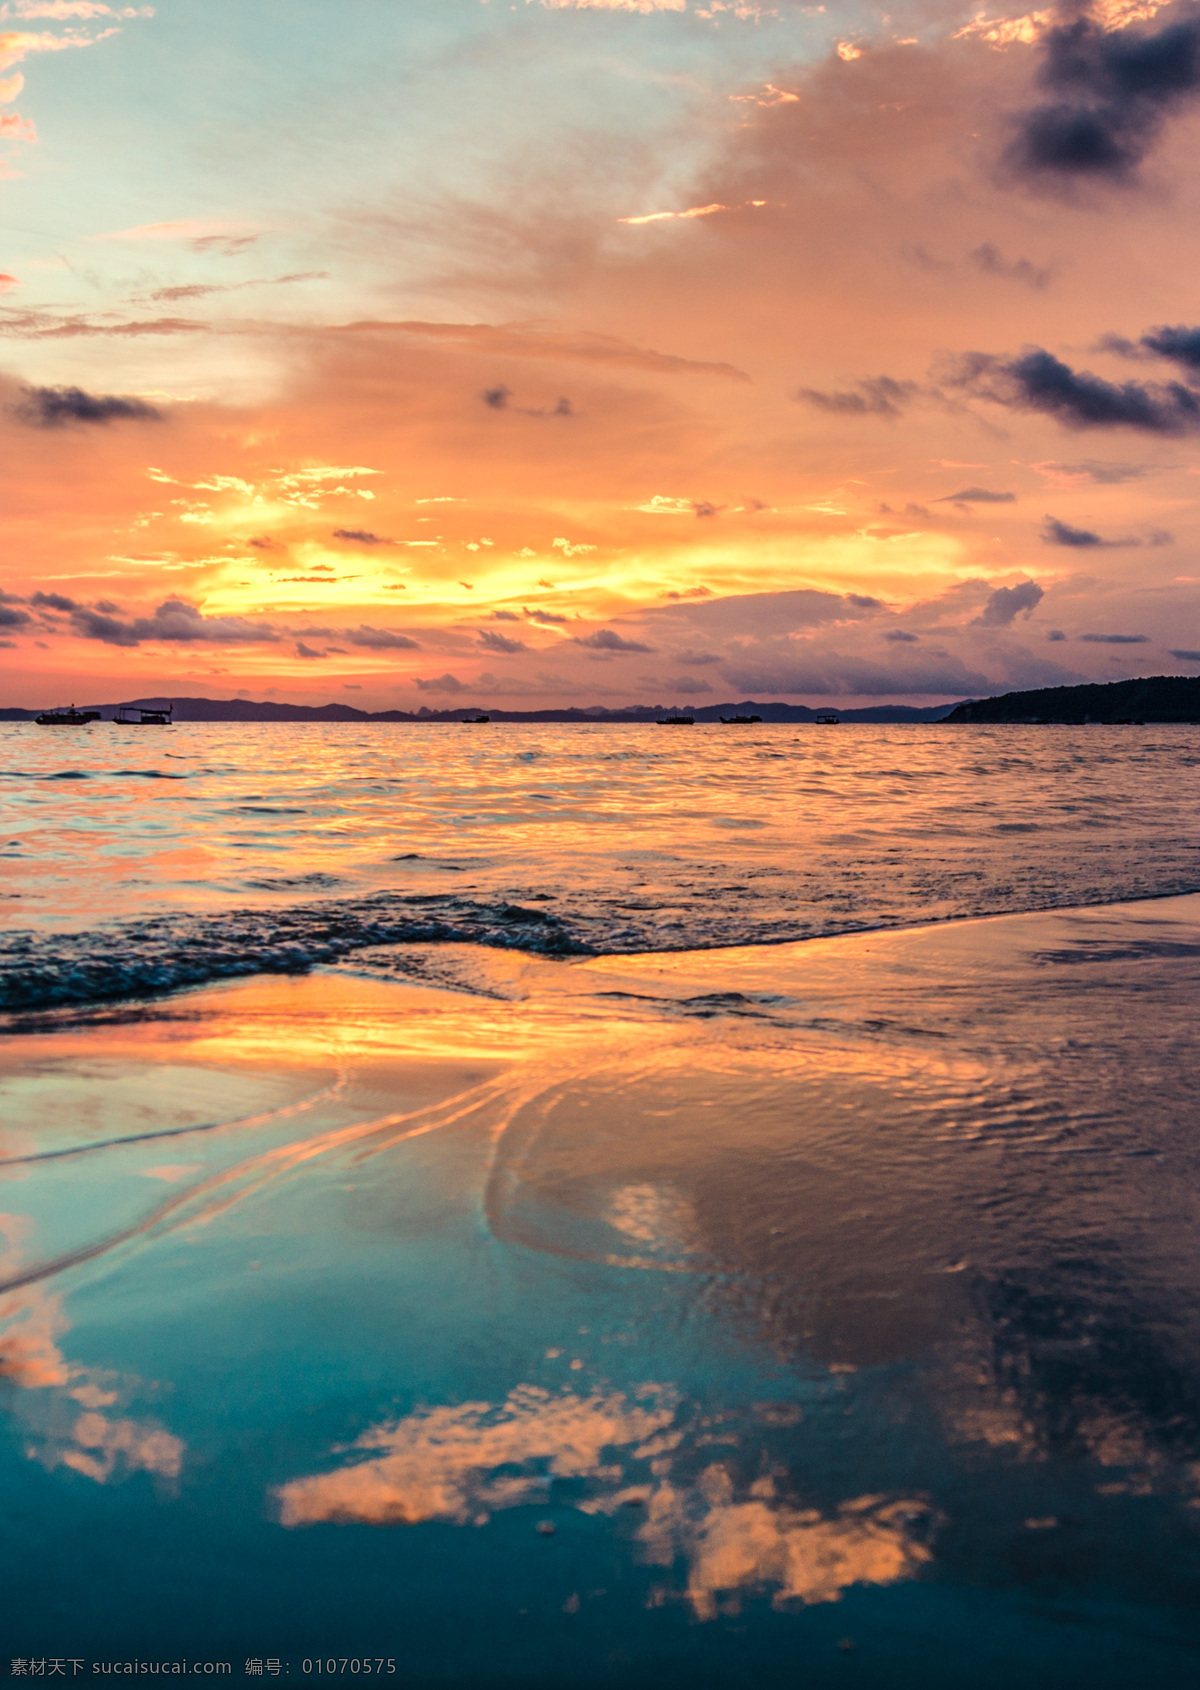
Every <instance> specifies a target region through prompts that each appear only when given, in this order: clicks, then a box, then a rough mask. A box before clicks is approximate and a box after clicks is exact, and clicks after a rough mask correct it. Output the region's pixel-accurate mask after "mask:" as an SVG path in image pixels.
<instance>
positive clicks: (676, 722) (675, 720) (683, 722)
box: [657, 716, 696, 728]
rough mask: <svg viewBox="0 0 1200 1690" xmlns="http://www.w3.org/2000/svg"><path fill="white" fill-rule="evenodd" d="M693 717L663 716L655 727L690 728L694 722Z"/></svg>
mask: <svg viewBox="0 0 1200 1690" xmlns="http://www.w3.org/2000/svg"><path fill="white" fill-rule="evenodd" d="M695 720H696V718H695V717H694V716H664V717H663V718H662V720H661V721H660V722H658V723H657V726H658V727H660V728H690V727H691V726H692V724H693V723H694V722H695Z"/></svg>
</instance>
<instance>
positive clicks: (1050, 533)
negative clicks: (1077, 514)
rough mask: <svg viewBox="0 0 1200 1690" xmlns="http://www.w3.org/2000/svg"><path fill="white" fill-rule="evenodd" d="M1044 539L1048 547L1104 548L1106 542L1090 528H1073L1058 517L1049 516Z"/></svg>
mask: <svg viewBox="0 0 1200 1690" xmlns="http://www.w3.org/2000/svg"><path fill="white" fill-rule="evenodd" d="M1045 522H1046V526H1045V527H1044V528H1043V529H1042V539H1043V541H1044V542H1045V543H1046V545H1048V546H1102V545H1103V544H1104V541H1103V540H1102V539H1101V538H1100V536H1099V534H1093V533H1092V531H1091V529H1090V528H1072V527H1071V525H1070V524H1069V523H1066V522H1060V521H1059V520H1058V518H1057V517H1056V516H1047V517H1046V519H1045Z"/></svg>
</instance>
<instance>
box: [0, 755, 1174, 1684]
mask: <svg viewBox="0 0 1200 1690" xmlns="http://www.w3.org/2000/svg"><path fill="white" fill-rule="evenodd" d="M0 753H2V765H3V775H2V787H0V803H2V804H3V807H4V808H3V827H2V829H0V844H2V845H3V856H2V857H0V861H2V862H3V866H4V870H5V874H4V885H3V891H4V894H5V904H4V909H5V914H6V917H7V920H6V925H5V932H4V935H3V940H2V946H0V993H2V996H0V1004H2V1006H3V1009H4V1013H5V1017H6V1019H5V1022H4V1029H5V1036H4V1039H3V1041H2V1042H0V1106H2V1112H0V1190H2V1196H0V1210H2V1213H0V1484H2V1485H3V1494H4V1496H5V1508H4V1510H3V1520H2V1521H0V1579H2V1580H3V1588H4V1590H5V1593H6V1608H7V1612H6V1614H5V1619H4V1637H5V1643H4V1647H5V1649H6V1650H7V1651H8V1656H9V1658H10V1660H11V1661H12V1662H13V1663H15V1662H18V1661H19V1662H21V1663H22V1670H23V1671H24V1672H26V1673H27V1674H32V1675H39V1676H40V1675H42V1674H43V1673H47V1672H48V1663H49V1662H51V1661H54V1660H59V1661H62V1662H63V1663H64V1668H63V1673H64V1675H65V1676H79V1675H80V1674H83V1675H85V1676H104V1675H108V1674H111V1673H112V1672H113V1671H117V1672H120V1673H133V1674H139V1675H142V1674H144V1675H151V1674H154V1675H160V1674H161V1673H163V1672H176V1671H182V1672H185V1673H186V1674H187V1675H191V1676H195V1675H199V1676H232V1677H235V1678H238V1679H242V1678H244V1677H256V1678H262V1677H275V1678H278V1679H283V1678H290V1679H291V1680H292V1681H301V1680H306V1679H311V1680H314V1681H315V1680H317V1679H321V1678H325V1677H337V1678H348V1677H378V1676H383V1677H388V1678H390V1679H391V1680H392V1682H394V1683H395V1684H396V1685H397V1686H404V1687H405V1690H416V1687H419V1690H424V1687H430V1690H432V1687H434V1686H437V1687H439V1690H502V1687H503V1690H516V1687H526V1686H528V1687H531V1690H533V1687H536V1690H610V1687H612V1690H616V1687H618V1686H620V1687H621V1690H625V1687H627V1686H634V1687H637V1690H641V1687H645V1690H650V1687H651V1686H654V1687H655V1690H676V1687H678V1690H685V1687H686V1690H693V1687H695V1686H699V1687H703V1690H732V1687H733V1686H742V1685H754V1686H756V1687H759V1686H762V1687H767V1690H775V1687H777V1686H778V1687H781V1690H782V1687H784V1686H788V1687H791V1686H794V1685H797V1684H800V1685H806V1686H814V1687H816V1690H825V1687H826V1686H842V1685H847V1686H855V1687H861V1690H883V1687H884V1686H888V1687H892V1686H897V1685H900V1686H907V1685H910V1684H911V1685H914V1686H916V1685H920V1686H922V1687H924V1686H931V1687H933V1690H959V1687H961V1686H962V1685H965V1684H970V1685H972V1686H980V1687H982V1690H1010V1687H1011V1686H1012V1685H1013V1684H1015V1683H1020V1684H1023V1685H1028V1686H1030V1687H1031V1690H1041V1687H1043V1686H1044V1687H1045V1690H1050V1687H1053V1690H1076V1687H1078V1690H1084V1687H1085V1686H1086V1687H1087V1690H1096V1687H1099V1690H1108V1687H1113V1690H1116V1687H1117V1686H1121V1687H1122V1690H1124V1687H1127V1686H1129V1685H1131V1684H1154V1685H1155V1686H1156V1687H1157V1686H1166V1687H1170V1690H1174V1687H1175V1686H1179V1687H1180V1690H1182V1687H1183V1686H1189V1687H1190V1686H1191V1685H1193V1684H1194V1683H1195V1681H1196V1675H1197V1670H1198V1668H1200V1612H1198V1608H1200V1603H1198V1599H1197V1592H1198V1589H1200V1286H1198V1283H1197V1277H1196V1268H1195V1264H1196V1260H1197V1257H1198V1254H1200V1208H1198V1207H1197V1204H1196V1201H1195V1191H1196V1189H1197V1182H1198V1181H1200V1146H1198V1142H1197V1133H1196V1127H1197V1120H1196V1108H1195V1102H1194V1098H1195V1091H1196V1083H1197V1078H1198V1070H1200V1064H1198V1062H1197V1053H1196V1036H1195V1004H1196V1001H1197V991H1198V989H1200V860H1198V853H1200V828H1198V826H1197V823H1198V821H1200V774H1198V767H1200V729H1196V728H1191V727H1154V726H1151V727H1140V728H1139V727H1132V726H1129V727H1103V728H1101V727H1092V728H1052V727H1046V728H1015V727H1013V728H979V727H970V728H950V727H943V726H930V727H907V726H905V727H875V726H869V727H868V726H842V727H836V728H817V727H815V726H814V727H801V728H794V727H790V726H788V727H782V726H768V727H761V728H760V727H754V728H736V729H735V728H721V727H716V726H714V727H704V728H700V727H694V728H665V727H664V728H658V727H652V726H651V727H600V726H597V727H591V726H574V725H571V726H567V727H552V728H541V727H539V728H529V727H524V726H516V725H511V724H496V725H493V724H489V725H487V726H458V725H452V726H451V725H446V726H442V725H439V726H429V727H425V726H419V727H411V728H410V727H407V726H396V727H391V726H379V727H372V728H370V729H366V730H365V729H362V728H359V727H341V726H322V727H309V726H304V727H292V726H287V727H274V726H257V725H254V726H237V727H232V726H228V727H227V726H224V725H221V726H207V725H195V726H185V727H176V728H172V729H169V730H151V729H146V730H133V729H130V730H126V731H125V732H122V731H121V730H119V729H117V728H115V727H110V726H107V725H103V726H101V725H97V726H93V727H91V728H88V729H86V730H82V731H77V730H72V731H71V732H70V733H69V734H68V733H67V732H66V731H63V732H61V733H59V732H52V731H50V730H45V729H38V728H36V727H34V726H26V725H23V724H22V725H17V726H6V727H4V728H3V729H0ZM38 1662H40V1663H41V1666H40V1667H39V1666H37V1665H36V1664H34V1663H38ZM75 1662H78V1663H79V1666H78V1668H76V1667H75V1665H74V1663H75ZM179 1662H182V1663H183V1666H182V1668H179V1667H178V1665H175V1666H172V1665H171V1663H179ZM13 1670H16V1669H15V1667H14V1668H13Z"/></svg>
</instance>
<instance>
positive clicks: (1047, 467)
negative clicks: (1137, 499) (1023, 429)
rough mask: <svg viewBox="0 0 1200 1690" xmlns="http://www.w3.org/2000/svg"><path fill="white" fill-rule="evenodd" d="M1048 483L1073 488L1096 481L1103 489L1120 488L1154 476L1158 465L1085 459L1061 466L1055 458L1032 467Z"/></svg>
mask: <svg viewBox="0 0 1200 1690" xmlns="http://www.w3.org/2000/svg"><path fill="white" fill-rule="evenodd" d="M1031 467H1032V468H1033V469H1035V470H1037V472H1038V474H1039V475H1044V476H1045V477H1046V479H1047V480H1048V481H1054V482H1058V483H1059V484H1060V485H1063V486H1068V487H1069V486H1071V485H1072V484H1073V483H1078V482H1080V481H1095V482H1097V483H1099V485H1100V486H1102V487H1119V486H1120V485H1121V483H1122V482H1125V481H1140V480H1141V479H1142V478H1143V476H1147V475H1153V474H1154V472H1155V470H1156V469H1157V468H1158V466H1157V465H1156V464H1128V463H1108V462H1105V461H1104V460H1102V459H1100V458H1084V459H1082V460H1081V461H1080V462H1078V463H1073V464H1061V463H1058V462H1057V460H1055V459H1053V458H1047V459H1046V460H1045V462H1044V463H1040V464H1033V465H1032V466H1031Z"/></svg>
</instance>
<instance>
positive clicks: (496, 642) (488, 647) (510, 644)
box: [478, 628, 529, 656]
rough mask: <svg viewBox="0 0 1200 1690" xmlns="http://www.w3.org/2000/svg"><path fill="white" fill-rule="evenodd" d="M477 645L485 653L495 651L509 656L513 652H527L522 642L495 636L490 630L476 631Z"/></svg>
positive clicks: (498, 635)
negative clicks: (478, 644)
mask: <svg viewBox="0 0 1200 1690" xmlns="http://www.w3.org/2000/svg"><path fill="white" fill-rule="evenodd" d="M478 634H479V643H480V645H481V646H483V648H484V650H485V651H496V652H500V653H502V654H503V655H506V656H509V655H511V654H512V653H513V652H515V651H528V650H529V647H528V646H527V645H526V644H525V641H524V640H510V639H508V638H507V636H506V635H504V634H497V633H496V632H495V630H494V629H492V628H480V629H479V630H478Z"/></svg>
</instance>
